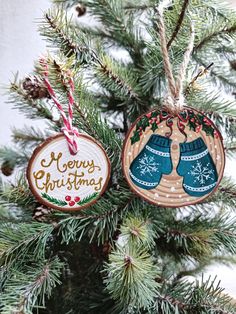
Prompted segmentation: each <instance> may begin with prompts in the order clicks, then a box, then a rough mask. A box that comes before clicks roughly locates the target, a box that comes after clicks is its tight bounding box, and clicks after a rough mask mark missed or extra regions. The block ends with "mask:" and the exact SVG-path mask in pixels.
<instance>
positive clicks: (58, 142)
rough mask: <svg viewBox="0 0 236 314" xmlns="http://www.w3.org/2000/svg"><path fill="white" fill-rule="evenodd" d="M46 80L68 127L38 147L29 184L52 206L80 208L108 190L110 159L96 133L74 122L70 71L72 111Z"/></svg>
mask: <svg viewBox="0 0 236 314" xmlns="http://www.w3.org/2000/svg"><path fill="white" fill-rule="evenodd" d="M40 63H41V65H42V66H43V69H44V83H45V86H46V87H47V90H48V92H49V94H50V96H51V99H52V101H53V102H54V103H55V105H56V106H57V108H58V110H59V112H60V114H61V117H62V120H63V124H64V127H63V128H62V133H60V134H57V135H56V136H54V137H51V138H49V139H47V140H46V141H45V142H44V143H42V144H41V145H40V146H39V147H37V148H36V149H35V151H34V153H33V156H32V157H31V159H30V161H29V164H28V167H27V179H28V182H29V187H30V189H31V191H32V193H33V194H34V196H35V197H36V198H37V200H38V201H39V202H40V203H41V204H44V205H46V206H48V207H50V208H54V209H59V210H63V211H66V210H70V211H71V210H80V209H82V208H85V207H88V206H90V205H92V204H93V203H95V202H96V201H97V199H98V198H99V197H100V196H101V194H102V193H103V192H104V191H105V189H106V187H107V184H108V181H109V178H110V162H109V159H108V157H107V155H106V152H105V151H104V149H103V148H102V146H101V145H100V144H99V143H98V142H97V141H95V140H94V139H93V138H92V137H90V136H88V135H85V134H81V133H79V132H78V130H77V128H75V127H74V126H73V125H72V120H73V105H74V97H73V91H74V83H73V79H72V76H71V74H70V73H66V75H67V84H68V86H67V89H68V115H67V114H66V113H65V111H64V109H63V106H62V105H61V104H60V102H59V100H58V98H57V96H56V94H55V92H54V90H53V88H52V86H51V84H50V82H49V79H48V65H47V62H46V60H45V59H42V60H40Z"/></svg>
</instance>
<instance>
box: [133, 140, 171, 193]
mask: <svg viewBox="0 0 236 314" xmlns="http://www.w3.org/2000/svg"><path fill="white" fill-rule="evenodd" d="M171 142H172V140H171V139H169V138H166V137H164V136H161V135H157V134H153V135H152V136H151V137H150V139H149V141H148V142H147V144H146V145H145V147H144V148H143V149H142V151H141V152H140V153H139V155H138V156H137V157H136V158H135V159H134V160H133V162H132V163H131V165H130V169H129V175H130V178H131V179H132V181H133V183H134V184H135V185H137V186H138V187H140V188H142V189H145V190H151V189H154V188H155V187H157V186H158V184H159V183H160V181H161V177H162V175H163V174H170V173H171V172H172V169H173V165H172V161H171V156H170V145H171Z"/></svg>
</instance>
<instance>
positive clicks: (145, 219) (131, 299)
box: [0, 0, 236, 314]
mask: <svg viewBox="0 0 236 314" xmlns="http://www.w3.org/2000/svg"><path fill="white" fill-rule="evenodd" d="M158 4H159V1H158V0H140V1H136V0H129V1H128V0H127V1H126V0H84V1H80V3H79V4H78V2H77V0H54V4H53V8H52V9H51V10H49V11H48V12H47V13H45V15H44V17H43V19H42V21H41V22H40V34H41V35H42V36H43V38H45V39H46V40H47V42H48V44H49V47H50V50H49V52H48V55H47V61H48V63H49V76H50V80H51V83H52V85H53V88H54V89H55V91H56V92H57V94H58V95H59V97H60V101H61V103H63V104H64V106H65V110H66V108H67V90H66V86H65V80H64V77H65V73H66V72H67V71H68V70H70V71H72V72H73V75H74V80H75V99H76V104H75V108H74V121H73V122H74V125H75V126H77V127H78V128H79V129H80V130H81V131H83V132H86V133H87V134H89V135H91V136H92V137H94V138H95V139H96V140H98V141H99V142H100V143H101V144H102V146H103V147H104V148H105V150H106V152H107V154H108V156H109V159H110V161H111V165H112V175H111V180H110V183H109V186H108V188H107V191H106V192H105V194H104V195H103V196H102V198H100V199H99V201H98V202H97V203H96V204H95V205H93V206H91V207H89V208H87V209H84V210H82V211H79V212H75V213H72V214H71V213H66V212H60V211H56V210H51V209H50V208H46V207H45V206H42V205H41V204H39V203H38V202H37V200H36V199H35V198H34V196H33V195H32V194H31V192H30V190H29V187H28V184H27V181H26V178H25V167H26V165H27V162H28V160H29V158H30V156H31V155H32V151H33V149H34V148H35V147H36V146H37V145H38V144H39V143H41V142H42V141H44V140H45V139H46V138H47V137H48V136H50V135H53V134H56V133H57V132H60V129H61V127H62V121H61V119H60V118H58V113H57V110H56V109H54V107H53V106H52V105H53V103H52V101H51V99H50V96H49V94H48V92H47V89H46V88H45V86H44V84H43V80H42V67H41V66H40V64H39V63H38V62H36V64H35V69H34V71H33V73H31V74H30V75H29V76H28V77H26V78H22V79H18V78H17V77H16V78H15V80H14V82H12V84H11V86H10V102H11V103H12V104H13V106H14V107H15V108H18V110H19V111H20V112H22V114H24V115H26V117H28V118H30V119H45V120H46V121H47V127H46V129H44V130H38V129H36V128H34V127H30V128H29V127H25V128H24V129H23V130H19V129H14V130H13V139H14V142H15V148H10V147H2V148H1V150H0V158H1V162H2V167H1V169H2V173H4V174H5V175H10V174H11V173H12V172H13V170H14V169H17V173H18V175H17V177H16V180H15V182H14V183H9V184H7V183H2V184H1V192H0V196H1V204H0V206H1V207H0V216H1V226H0V253H1V255H0V263H1V272H0V274H1V286H0V288H1V295H0V307H1V313H3V314H9V313H15V314H16V313H18V314H20V313H22V314H23V313H25V314H28V313H36V312H37V313H42V314H43V313H53V314H56V313H60V314H61V313H63V314H66V313H67V314H79V313H81V314H84V313H90V314H92V313H112V314H116V313H117V314H118V313H120V314H121V313H163V314H171V313H173V314H174V313H175V314H185V313H186V314H187V313H189V314H190V313H191V314H194V313H196V314H201V313H211V314H226V313H227V314H229V313H230V314H232V313H236V306H235V305H234V303H233V301H232V300H231V299H230V297H228V296H227V295H225V294H224V292H223V289H222V288H220V285H219V284H218V282H217V279H212V278H204V277H203V278H202V280H198V279H196V280H195V281H194V282H193V281H191V282H190V281H189V280H188V276H196V275H198V274H200V273H203V272H204V270H205V268H206V267H207V266H209V265H210V264H212V263H214V262H216V261H217V262H218V263H224V264H231V263H235V253H236V218H235V215H234V213H233V210H234V207H235V205H236V185H235V183H234V182H233V181H232V180H231V179H230V178H227V177H225V178H224V179H223V181H222V182H221V184H220V186H219V189H218V191H217V192H216V193H215V194H214V195H212V196H211V197H210V198H208V199H206V200H205V201H203V202H202V203H200V204H197V205H194V206H189V207H188V208H175V209H174V208H162V207H157V206H154V205H150V204H149V203H147V202H145V201H143V200H142V199H140V198H139V197H137V196H135V195H134V194H133V193H132V192H131V190H130V189H129V187H128V185H127V183H126V181H125V179H124V177H123V175H122V169H121V150H122V145H123V140H124V137H125V134H126V133H127V131H128V129H129V127H130V125H131V123H132V122H133V121H134V120H135V119H136V118H137V117H138V116H139V115H141V114H142V113H145V112H147V111H148V110H149V109H151V108H153V107H157V108H160V107H161V103H162V99H163V96H164V95H165V92H166V79H165V73H164V69H163V60H162V54H161V49H160V42H159V36H158V24H157V21H158V16H157V13H156V8H157V6H158ZM73 6H76V10H77V13H78V15H79V17H78V18H72V19H71V18H70V14H71V8H72V7H73ZM85 12H86V14H88V15H90V16H91V19H92V18H94V21H95V23H93V25H92V26H85V25H83V24H82V23H80V16H83V15H84V14H85ZM190 20H195V21H196V22H195V31H196V37H195V42H194V51H193V54H192V57H191V62H190V64H189V66H188V75H187V77H186V80H185V96H186V99H187V103H188V104H189V105H191V107H193V108H196V109H198V110H200V111H202V112H204V113H205V114H206V115H207V116H208V117H210V118H211V119H213V121H214V122H215V124H216V125H217V126H218V127H219V129H220V130H221V132H222V133H223V134H224V139H225V142H224V144H225V147H226V152H227V154H228V156H229V157H230V156H232V155H233V154H234V152H235V148H236V127H235V126H236V123H235V122H236V109H235V101H230V100H228V97H226V93H227V94H232V93H233V92H235V87H236V79H235V77H236V76H235V70H236V67H235V47H236V14H235V13H234V12H232V11H231V10H230V9H228V8H227V7H226V5H225V4H221V3H219V1H216V0H208V1H206V0H194V1H189V0H174V1H172V5H170V6H169V7H168V10H166V11H165V23H166V29H167V37H168V49H169V52H170V57H171V62H172V64H173V68H174V71H177V70H178V68H179V65H180V63H181V62H182V56H183V53H184V51H185V49H186V46H187V44H188V41H189V26H190ZM212 63H214V66H213V67H212V66H211V71H210V74H207V68H208V66H209V65H212Z"/></svg>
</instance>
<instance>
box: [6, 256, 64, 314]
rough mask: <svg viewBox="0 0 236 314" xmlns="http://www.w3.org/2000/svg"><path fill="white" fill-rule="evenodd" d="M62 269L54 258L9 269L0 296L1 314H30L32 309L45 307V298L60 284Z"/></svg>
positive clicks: (61, 264) (60, 264)
mask: <svg viewBox="0 0 236 314" xmlns="http://www.w3.org/2000/svg"><path fill="white" fill-rule="evenodd" d="M62 267H63V263H61V262H60V261H59V259H58V258H57V257H56V258H54V259H53V260H49V261H37V263H31V265H30V266H24V267H23V268H20V269H18V268H13V269H11V276H10V278H8V279H7V280H6V282H5V284H4V290H3V293H2V294H1V313H3V314H7V313H17V314H21V313H29V314H32V313H33V309H36V308H42V307H45V301H46V298H49V297H50V296H51V294H52V290H53V288H55V286H56V285H59V284H61V282H60V280H59V277H60V275H61V269H62ZM8 276H9V275H8Z"/></svg>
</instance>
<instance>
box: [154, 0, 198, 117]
mask: <svg viewBox="0 0 236 314" xmlns="http://www.w3.org/2000/svg"><path fill="white" fill-rule="evenodd" d="M171 3H172V1H170V0H163V1H162V2H161V3H160V4H159V6H158V8H157V14H158V16H159V23H158V26H159V36H160V46H161V52H162V57H163V65H164V70H165V75H166V78H167V85H168V93H167V95H166V96H165V98H164V106H165V107H166V109H167V110H168V111H170V112H171V113H173V114H175V115H176V114H178V113H179V112H180V111H182V110H183V107H184V105H185V98H184V93H183V85H184V78H185V76H186V72H187V67H188V64H189V61H190V57H191V54H192V51H193V47H194V38H195V32H194V24H193V22H192V21H191V27H190V30H191V34H190V39H189V44H188V47H187V50H186V51H185V53H184V57H183V61H182V63H181V65H180V68H179V73H178V75H177V78H176V80H175V78H174V75H173V70H172V65H171V62H170V57H169V52H168V48H167V40H166V30H165V22H164V17H163V13H164V9H165V8H166V7H168V6H169V5H170V4H171Z"/></svg>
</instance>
